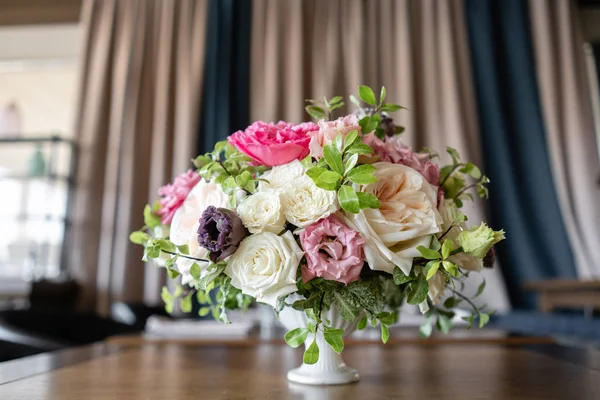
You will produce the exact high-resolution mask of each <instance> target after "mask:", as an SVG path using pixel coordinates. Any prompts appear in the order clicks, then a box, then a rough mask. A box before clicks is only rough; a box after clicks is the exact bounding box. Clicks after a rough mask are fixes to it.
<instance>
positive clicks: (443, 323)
mask: <svg viewBox="0 0 600 400" xmlns="http://www.w3.org/2000/svg"><path fill="white" fill-rule="evenodd" d="M437 324H438V328H439V330H440V331H441V332H442V333H443V334H445V335H447V334H448V332H450V329H451V328H452V318H449V317H447V316H446V315H443V314H440V315H438V320H437Z"/></svg>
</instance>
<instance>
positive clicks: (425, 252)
mask: <svg viewBox="0 0 600 400" xmlns="http://www.w3.org/2000/svg"><path fill="white" fill-rule="evenodd" d="M417 250H419V253H421V255H422V256H423V258H425V259H427V260H439V259H440V258H442V256H441V255H440V253H438V252H437V251H435V250H431V249H428V248H427V247H425V246H417Z"/></svg>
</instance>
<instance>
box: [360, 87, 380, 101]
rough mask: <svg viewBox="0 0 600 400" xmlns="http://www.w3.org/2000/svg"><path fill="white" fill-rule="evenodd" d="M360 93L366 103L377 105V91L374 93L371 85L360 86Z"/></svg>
mask: <svg viewBox="0 0 600 400" xmlns="http://www.w3.org/2000/svg"><path fill="white" fill-rule="evenodd" d="M358 95H359V96H360V99H361V100H362V101H364V102H365V103H367V104H370V105H372V106H374V105H377V101H376V100H375V93H373V90H372V89H371V88H370V87H368V86H364V85H361V86H359V87H358Z"/></svg>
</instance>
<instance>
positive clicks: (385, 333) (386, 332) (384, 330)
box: [381, 324, 390, 344]
mask: <svg viewBox="0 0 600 400" xmlns="http://www.w3.org/2000/svg"><path fill="white" fill-rule="evenodd" d="M389 338H390V329H389V328H388V327H387V325H385V324H381V341H382V342H383V343H384V344H385V343H387V341H388V339H389Z"/></svg>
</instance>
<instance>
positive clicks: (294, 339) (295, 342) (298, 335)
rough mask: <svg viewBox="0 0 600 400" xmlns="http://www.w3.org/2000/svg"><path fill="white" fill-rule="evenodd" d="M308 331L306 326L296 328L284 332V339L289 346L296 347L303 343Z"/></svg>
mask: <svg viewBox="0 0 600 400" xmlns="http://www.w3.org/2000/svg"><path fill="white" fill-rule="evenodd" d="M308 333H309V332H308V329H307V328H296V329H292V330H291V331H289V332H288V333H286V334H285V336H284V339H285V342H286V343H287V344H288V345H289V346H290V347H293V348H296V347H298V346H300V345H301V344H304V342H305V341H306V338H307V337H308Z"/></svg>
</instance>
